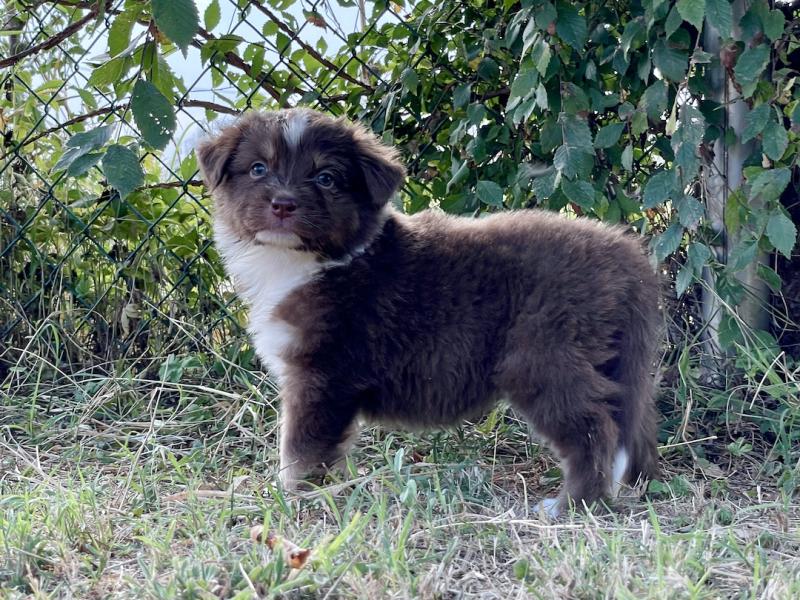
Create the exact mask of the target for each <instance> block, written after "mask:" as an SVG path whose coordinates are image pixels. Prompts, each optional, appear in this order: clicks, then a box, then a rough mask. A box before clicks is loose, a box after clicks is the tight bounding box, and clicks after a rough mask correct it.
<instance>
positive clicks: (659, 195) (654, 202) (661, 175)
mask: <svg viewBox="0 0 800 600" xmlns="http://www.w3.org/2000/svg"><path fill="white" fill-rule="evenodd" d="M677 183H678V182H677V177H676V176H675V171H659V172H658V173H656V174H655V175H653V176H652V177H651V178H650V181H648V182H647V185H646V186H645V187H644V208H654V207H656V206H658V205H659V204H661V203H663V202H665V201H666V200H668V199H669V198H671V197H672V196H673V195H674V194H675V188H676V186H677Z"/></svg>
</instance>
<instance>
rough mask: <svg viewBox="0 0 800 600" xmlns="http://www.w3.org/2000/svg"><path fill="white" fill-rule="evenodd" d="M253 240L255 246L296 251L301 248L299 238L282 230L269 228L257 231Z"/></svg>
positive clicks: (288, 231) (301, 242) (290, 232)
mask: <svg viewBox="0 0 800 600" xmlns="http://www.w3.org/2000/svg"><path fill="white" fill-rule="evenodd" d="M253 239H254V240H255V242H256V243H257V244H261V245H264V246H277V247H278V248H289V249H292V250H297V249H300V248H302V246H303V240H301V239H300V236H299V235H297V234H296V233H294V232H293V231H290V230H288V229H284V228H270V229H262V230H260V231H257V232H256V234H255V236H253Z"/></svg>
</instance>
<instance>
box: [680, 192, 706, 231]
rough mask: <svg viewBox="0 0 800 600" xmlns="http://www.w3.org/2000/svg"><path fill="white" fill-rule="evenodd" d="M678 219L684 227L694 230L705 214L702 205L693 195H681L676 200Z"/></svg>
mask: <svg viewBox="0 0 800 600" xmlns="http://www.w3.org/2000/svg"><path fill="white" fill-rule="evenodd" d="M677 205H678V221H679V222H680V224H681V225H683V226H684V227H685V228H686V229H689V230H694V229H695V228H696V227H697V224H698V223H699V222H700V219H702V218H703V216H704V215H705V209H704V208H703V205H702V204H700V202H699V201H698V200H697V198H695V197H693V196H683V197H682V198H681V199H680V200H678V202H677Z"/></svg>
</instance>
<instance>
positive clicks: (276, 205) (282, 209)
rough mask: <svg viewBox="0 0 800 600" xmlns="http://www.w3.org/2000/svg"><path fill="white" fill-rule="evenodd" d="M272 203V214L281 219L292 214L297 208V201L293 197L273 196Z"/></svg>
mask: <svg viewBox="0 0 800 600" xmlns="http://www.w3.org/2000/svg"><path fill="white" fill-rule="evenodd" d="M270 204H271V205H272V214H273V215H275V216H276V217H278V218H279V219H285V218H286V217H288V216H290V215H291V214H292V213H293V212H294V211H295V209H296V208H297V203H296V202H295V201H294V200H293V199H291V198H273V199H272V201H271V202H270Z"/></svg>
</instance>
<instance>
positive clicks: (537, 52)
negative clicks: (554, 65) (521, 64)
mask: <svg viewBox="0 0 800 600" xmlns="http://www.w3.org/2000/svg"><path fill="white" fill-rule="evenodd" d="M551 55H552V52H551V51H550V44H548V43H547V42H546V41H545V40H544V39H542V40H541V41H540V42H539V43H538V44H537V45H536V46H534V48H533V52H532V53H531V58H532V59H533V62H534V64H535V65H536V70H537V71H539V74H540V75H542V77H544V75H545V73H547V67H548V65H549V64H550V57H551Z"/></svg>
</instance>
